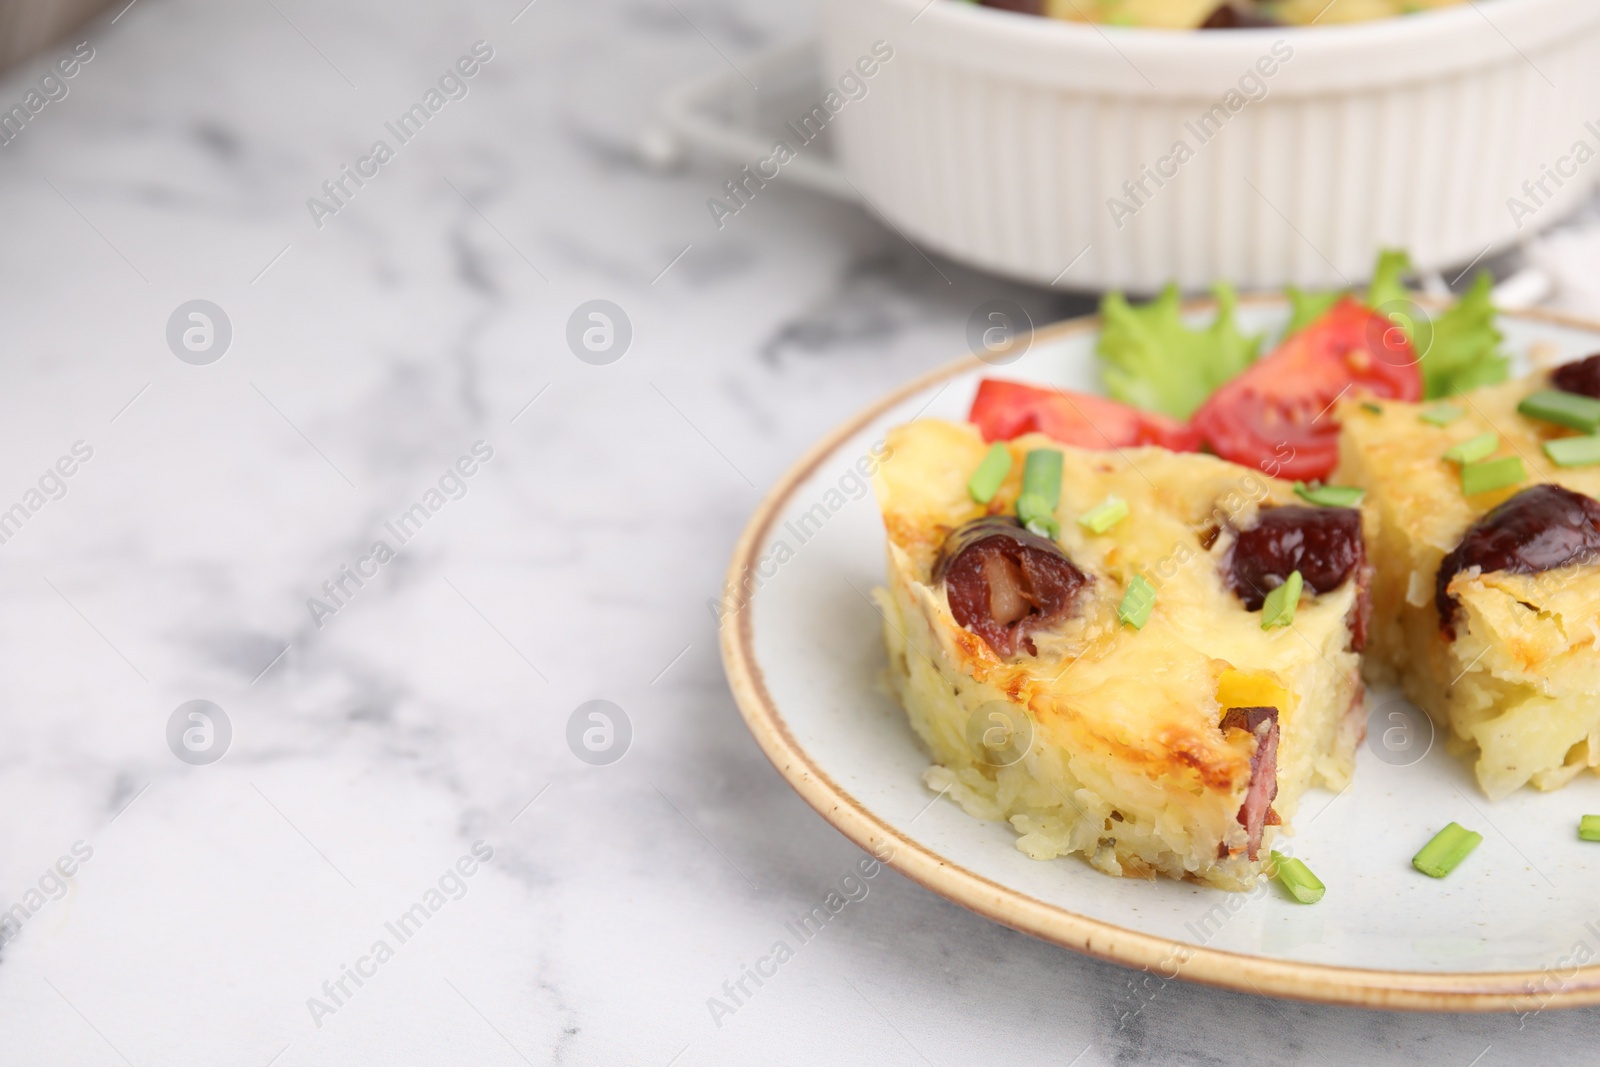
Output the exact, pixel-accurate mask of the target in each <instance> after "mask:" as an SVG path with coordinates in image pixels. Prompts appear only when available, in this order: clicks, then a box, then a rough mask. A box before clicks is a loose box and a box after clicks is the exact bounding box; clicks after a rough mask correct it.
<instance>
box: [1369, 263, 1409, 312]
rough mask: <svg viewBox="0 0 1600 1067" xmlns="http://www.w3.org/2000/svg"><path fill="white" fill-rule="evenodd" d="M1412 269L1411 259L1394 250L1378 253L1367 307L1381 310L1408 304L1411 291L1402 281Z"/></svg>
mask: <svg viewBox="0 0 1600 1067" xmlns="http://www.w3.org/2000/svg"><path fill="white" fill-rule="evenodd" d="M1410 269H1411V257H1410V256H1408V255H1406V254H1405V253H1404V252H1401V251H1399V250H1398V249H1394V248H1386V249H1384V250H1383V251H1381V252H1379V253H1378V265H1377V266H1375V267H1373V268H1372V284H1371V285H1369V286H1367V300H1366V304H1367V307H1369V308H1372V309H1373V310H1374V311H1377V310H1380V309H1381V308H1382V307H1383V305H1385V304H1393V303H1397V302H1407V301H1409V300H1410V299H1411V291H1410V290H1409V289H1407V288H1406V286H1405V283H1404V282H1402V281H1401V280H1400V279H1401V278H1402V277H1404V276H1405V274H1406V272H1407V271H1409V270H1410Z"/></svg>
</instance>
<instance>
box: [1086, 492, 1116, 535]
mask: <svg viewBox="0 0 1600 1067" xmlns="http://www.w3.org/2000/svg"><path fill="white" fill-rule="evenodd" d="M1127 517H1128V502H1127V501H1126V500H1123V499H1122V498H1121V497H1118V496H1108V497H1106V499H1105V502H1104V503H1102V504H1100V505H1098V506H1097V507H1093V508H1090V509H1089V510H1088V511H1086V512H1084V513H1083V514H1082V515H1079V516H1078V525H1079V526H1082V527H1083V528H1084V529H1086V530H1089V531H1091V532H1093V533H1097V534H1103V533H1105V532H1106V531H1107V530H1109V529H1111V527H1113V526H1115V525H1116V524H1117V523H1119V522H1121V521H1122V520H1123V519H1125V518H1127Z"/></svg>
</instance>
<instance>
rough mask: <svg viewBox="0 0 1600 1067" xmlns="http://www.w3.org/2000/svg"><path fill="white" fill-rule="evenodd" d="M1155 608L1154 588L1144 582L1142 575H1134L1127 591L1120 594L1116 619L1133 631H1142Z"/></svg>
mask: <svg viewBox="0 0 1600 1067" xmlns="http://www.w3.org/2000/svg"><path fill="white" fill-rule="evenodd" d="M1155 606H1156V588H1155V586H1153V585H1151V584H1150V583H1149V582H1147V581H1145V578H1144V575H1142V574H1135V575H1134V576H1133V580H1132V581H1131V582H1129V583H1128V591H1127V592H1125V593H1123V594H1122V603H1121V604H1119V605H1117V618H1119V619H1121V620H1122V621H1123V622H1124V623H1126V624H1127V625H1129V626H1132V627H1133V628H1134V629H1135V630H1142V629H1144V624H1145V623H1147V622H1149V621H1150V612H1151V611H1153V610H1155Z"/></svg>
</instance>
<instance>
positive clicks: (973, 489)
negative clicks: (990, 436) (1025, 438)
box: [967, 441, 1011, 504]
mask: <svg viewBox="0 0 1600 1067" xmlns="http://www.w3.org/2000/svg"><path fill="white" fill-rule="evenodd" d="M1010 473H1011V449H1009V448H1007V447H1006V444H1005V442H1004V441H996V442H995V443H994V444H992V445H990V446H989V451H987V452H985V453H984V454H983V462H981V463H979V464H978V469H977V470H975V471H973V472H972V477H971V478H968V479H967V493H968V494H969V495H971V497H972V499H974V500H976V501H977V502H978V503H980V504H987V503H988V502H989V501H991V500H993V499H994V495H995V494H996V493H998V492H999V491H1000V487H1001V486H1002V485H1004V484H1005V480H1006V475H1008V474H1010Z"/></svg>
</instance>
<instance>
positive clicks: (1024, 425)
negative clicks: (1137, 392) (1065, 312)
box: [967, 378, 1200, 452]
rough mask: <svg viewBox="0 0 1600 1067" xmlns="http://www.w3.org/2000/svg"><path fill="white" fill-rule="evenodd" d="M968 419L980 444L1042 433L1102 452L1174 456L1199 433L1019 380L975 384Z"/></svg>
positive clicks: (1193, 447) (1189, 448)
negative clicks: (1139, 450) (1150, 450)
mask: <svg viewBox="0 0 1600 1067" xmlns="http://www.w3.org/2000/svg"><path fill="white" fill-rule="evenodd" d="M967 421H968V422H972V423H976V424H977V426H978V429H979V430H980V431H981V432H982V433H983V439H984V440H985V441H1009V440H1011V439H1012V438H1013V437H1021V436H1022V435H1023V434H1025V433H1042V434H1045V435H1046V436H1048V437H1053V438H1054V439H1056V440H1057V441H1060V442H1061V443H1062V444H1067V445H1076V446H1077V447H1078V448H1093V449H1100V450H1102V451H1104V450H1106V449H1112V448H1130V447H1134V446H1137V445H1160V446H1161V447H1162V448H1169V449H1171V450H1172V451H1174V452H1196V451H1199V449H1200V434H1199V433H1198V432H1197V431H1195V430H1194V429H1192V428H1191V427H1189V426H1187V425H1185V424H1184V423H1181V422H1179V421H1177V420H1176V419H1169V418H1167V416H1165V415H1157V414H1155V413H1153V412H1149V411H1140V410H1139V409H1138V408H1132V407H1129V406H1128V405H1126V404H1119V403H1117V401H1115V400H1107V399H1106V398H1105V397H1103V396H1091V395H1089V394H1088V393H1074V392H1070V391H1068V390H1065V389H1036V388H1034V387H1033V386H1031V385H1023V384H1021V383H1020V382H1003V381H999V380H998V379H995V378H985V379H984V380H983V381H981V382H979V383H978V395H977V396H976V397H974V398H973V401H972V411H971V413H970V414H968V415H967Z"/></svg>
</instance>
